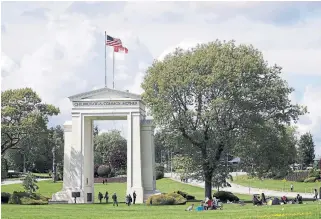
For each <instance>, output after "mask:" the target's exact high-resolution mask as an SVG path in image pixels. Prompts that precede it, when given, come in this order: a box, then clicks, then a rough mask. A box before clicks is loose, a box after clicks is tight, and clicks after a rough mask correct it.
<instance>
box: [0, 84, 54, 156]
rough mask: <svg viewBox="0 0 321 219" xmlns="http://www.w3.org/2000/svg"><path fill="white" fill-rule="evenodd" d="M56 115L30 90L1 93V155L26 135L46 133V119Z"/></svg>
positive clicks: (52, 108)
mask: <svg viewBox="0 0 321 219" xmlns="http://www.w3.org/2000/svg"><path fill="white" fill-rule="evenodd" d="M58 113H59V109H58V108H56V107H55V106H53V105H50V104H45V103H43V102H42V100H41V98H40V97H39V96H38V94H37V93H36V92H35V91H33V90H32V89H31V88H21V89H15V90H6V91H3V92H1V153H4V152H5V151H6V150H8V149H10V148H12V149H13V148H16V146H18V145H17V144H18V143H19V142H20V141H21V140H22V139H24V138H25V137H26V136H27V135H32V134H40V133H43V132H46V130H47V122H48V117H49V116H53V115H58Z"/></svg>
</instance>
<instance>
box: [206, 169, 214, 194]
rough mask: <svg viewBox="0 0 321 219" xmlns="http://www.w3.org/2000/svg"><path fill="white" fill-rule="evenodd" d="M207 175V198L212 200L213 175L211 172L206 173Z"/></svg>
mask: <svg viewBox="0 0 321 219" xmlns="http://www.w3.org/2000/svg"><path fill="white" fill-rule="evenodd" d="M204 175H205V177H204V178H205V197H207V198H211V197H212V176H213V173H212V172H209V171H204Z"/></svg>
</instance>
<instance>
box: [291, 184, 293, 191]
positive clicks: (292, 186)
mask: <svg viewBox="0 0 321 219" xmlns="http://www.w3.org/2000/svg"><path fill="white" fill-rule="evenodd" d="M291 192H293V184H291Z"/></svg>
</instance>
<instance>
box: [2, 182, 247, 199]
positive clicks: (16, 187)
mask: <svg viewBox="0 0 321 219" xmlns="http://www.w3.org/2000/svg"><path fill="white" fill-rule="evenodd" d="M38 186H39V190H38V193H40V194H42V195H44V196H47V197H51V195H52V194H53V193H55V192H58V191H60V190H61V189H62V182H57V183H53V182H52V181H51V180H48V181H47V180H46V181H40V182H38ZM156 187H157V189H158V190H159V191H161V192H166V193H168V192H174V191H177V190H181V191H184V192H187V193H188V194H191V195H194V196H195V198H196V199H198V200H201V199H204V189H202V188H200V187H197V186H191V185H187V184H183V183H180V182H176V181H174V180H171V179H168V178H164V179H161V180H157V185H156ZM1 190H2V192H9V193H13V192H14V191H23V190H24V189H23V187H22V184H12V185H5V186H1ZM106 191H108V192H109V193H113V192H116V193H117V195H118V197H119V201H124V200H125V196H126V194H125V193H126V183H108V184H101V183H100V184H95V194H96V197H95V201H98V198H97V196H98V192H101V193H103V194H104V193H105V192H106ZM235 195H237V196H238V197H239V198H240V199H242V200H251V199H252V198H251V196H249V195H242V194H235Z"/></svg>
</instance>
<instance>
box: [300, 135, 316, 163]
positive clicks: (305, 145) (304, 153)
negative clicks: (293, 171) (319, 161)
mask: <svg viewBox="0 0 321 219" xmlns="http://www.w3.org/2000/svg"><path fill="white" fill-rule="evenodd" d="M298 158H299V162H300V163H301V164H302V166H303V167H307V166H309V165H310V164H312V163H313V160H314V158H315V154H314V142H313V137H312V135H311V133H310V132H307V133H305V134H303V135H301V137H300V140H299V144H298Z"/></svg>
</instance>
